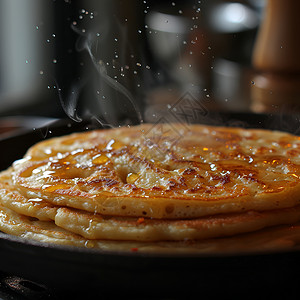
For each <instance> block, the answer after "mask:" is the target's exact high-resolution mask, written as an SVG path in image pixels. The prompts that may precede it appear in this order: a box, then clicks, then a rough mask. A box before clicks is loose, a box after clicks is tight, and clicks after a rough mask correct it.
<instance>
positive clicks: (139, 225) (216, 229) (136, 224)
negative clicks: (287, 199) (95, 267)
mask: <svg viewBox="0 0 300 300" xmlns="http://www.w3.org/2000/svg"><path fill="white" fill-rule="evenodd" d="M299 221H300V206H298V207H293V208H288V209H283V210H272V211H264V212H257V211H249V212H246V213H241V214H224V215H217V216H210V217H204V218H197V219H187V220H170V219H168V220H157V219H144V218H122V217H110V218H107V217H105V218H103V216H99V215H94V214H90V213H86V212H82V211H77V210H74V209H68V208H59V209H58V211H57V214H56V216H55V224H56V225H58V226H59V227H62V228H64V229H66V230H69V231H71V232H74V233H76V234H79V235H81V236H83V237H85V238H88V239H109V240H136V241H168V240H177V241H179V240H186V239H190V240H204V239H209V238H223V237H226V236H233V235H236V234H242V233H247V232H253V231H257V230H260V229H263V228H266V227H271V226H276V225H283V224H294V223H296V222H299Z"/></svg>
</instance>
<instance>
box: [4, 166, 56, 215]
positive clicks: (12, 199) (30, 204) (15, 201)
mask: <svg viewBox="0 0 300 300" xmlns="http://www.w3.org/2000/svg"><path fill="white" fill-rule="evenodd" d="M0 203H2V205H3V206H5V207H7V208H9V209H11V210H13V211H15V212H17V213H19V214H23V215H27V216H30V217H34V218H37V219H39V220H43V221H50V220H54V218H55V215H56V213H57V207H55V206H54V205H52V204H50V203H48V202H46V201H45V200H43V199H40V198H27V197H24V196H23V195H22V194H20V193H19V192H17V191H15V190H14V187H13V185H12V183H11V178H10V169H8V170H6V171H4V172H1V173H0Z"/></svg>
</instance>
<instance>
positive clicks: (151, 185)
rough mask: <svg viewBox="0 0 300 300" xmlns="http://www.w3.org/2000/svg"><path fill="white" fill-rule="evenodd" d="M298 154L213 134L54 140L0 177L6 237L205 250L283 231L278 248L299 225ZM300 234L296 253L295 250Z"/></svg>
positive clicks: (200, 130) (276, 138) (129, 130)
mask: <svg viewBox="0 0 300 300" xmlns="http://www.w3.org/2000/svg"><path fill="white" fill-rule="evenodd" d="M299 154H300V139H299V137H298V136H295V135H291V134H288V133H284V132H278V131H269V130H257V129H242V128H228V127H214V126H206V125H186V124H175V123H172V124H143V125H139V126H133V127H121V128H115V129H103V130H94V131H87V132H83V133H74V134H71V135H67V136H63V137H58V138H52V139H49V140H45V141H42V142H40V143H37V144H36V145H34V146H33V147H31V148H30V149H29V150H28V151H27V153H26V155H25V156H24V158H22V159H20V160H19V161H16V162H15V163H14V164H13V165H12V167H11V168H9V169H8V170H6V171H3V172H2V173H1V174H0V204H1V210H2V217H1V218H0V229H1V230H2V231H4V232H7V233H11V234H15V235H21V236H26V237H29V238H30V237H31V238H33V239H39V238H41V237H42V236H43V238H41V240H44V241H47V240H48V241H49V242H54V243H64V244H70V245H81V246H84V245H85V246H87V245H89V246H91V247H96V248H97V247H98V248H99V247H100V246H99V245H100V244H101V245H102V246H103V247H105V246H104V245H105V244H106V245H108V244H109V241H110V243H111V245H113V244H114V243H115V242H119V243H121V242H122V243H123V245H125V244H126V242H127V243H128V245H132V243H133V242H135V243H142V244H141V245H143V248H147V245H149V246H150V244H147V243H161V245H163V244H164V243H165V242H167V241H174V243H173V244H172V243H171V244H172V245H175V241H177V242H176V243H184V246H183V245H182V244H180V245H181V246H180V248H181V249H182V248H191V246H190V244H191V243H190V241H198V242H197V243H196V244H197V247H194V246H195V243H192V244H193V247H192V248H196V249H198V250H199V249H200V248H201V247H202V246H200V244H201V243H202V245H204V244H205V243H206V241H208V240H211V239H213V240H214V239H215V238H218V239H219V238H221V237H224V239H225V240H226V239H235V236H238V237H239V238H240V237H243V236H244V235H245V236H250V235H251V234H250V233H251V232H253V234H258V235H259V234H260V233H261V234H262V236H265V238H266V236H267V235H264V234H263V233H262V232H265V231H266V230H267V229H264V228H268V227H269V228H270V229H269V230H272V229H274V230H275V228H279V227H278V226H283V227H280V228H285V229H284V230H283V229H281V230H280V232H281V234H279V236H280V238H279V240H281V239H284V238H283V237H282V233H283V232H285V234H286V233H287V232H288V228H290V227H289V226H290V225H295V224H297V222H299V221H300V184H299V176H300V158H299V157H300V156H299ZM8 220H13V221H12V222H8ZM28 222H29V223H28ZM7 223H9V224H14V225H16V226H12V225H11V227H10V226H9V225H8V224H7ZM22 224H23V225H24V224H26V226H25V225H24V226H25V227H24V226H23V225H22ZM31 226H33V227H31ZM45 226H46V227H45ZM47 226H50V227H49V228H50V229H49V228H48V227H47ZM22 228H23V229H22ZM45 228H48V229H49V230H50V232H51V234H50V233H49V231H47V230H48V229H47V230H46V229H45ZM296 228H298V226H294V227H293V235H292V236H293V238H291V239H290V240H289V241H290V243H287V244H289V245H294V244H297V243H298V239H297V238H298V236H297V234H298V233H299V235H300V231H299V232H298V231H297V230H296ZM39 230H40V231H41V232H40V233H38V232H39ZM53 231H54V232H59V233H55V234H54V235H55V238H54V237H53V236H52V235H53ZM25 232H26V234H25ZM254 232H255V233H254ZM49 234H50V236H51V238H45V236H48V235H49ZM57 234H58V235H59V236H63V237H62V238H60V237H57ZM275 236H276V238H274V240H277V238H278V236H277V235H276V234H274V237H275ZM289 236H290V237H291V235H289ZM225 237H226V238H225ZM239 238H238V240H239ZM218 239H217V240H214V243H217V241H218ZM242 239H243V238H242ZM75 240H76V242H75ZM266 240H268V239H267V238H266ZM62 241H63V242H62ZM187 241H189V242H187ZM268 241H269V244H272V242H270V240H268ZM143 243H144V244H143ZM199 243H200V244H199ZM222 244H223V245H225V244H226V242H222ZM275 244H276V243H275ZM164 245H167V244H164ZM102 246H101V247H102ZM177 246H178V244H177ZM101 247H100V248H101ZM224 247H225V246H224ZM150 248H151V247H150ZM167 248H168V247H167ZM225 248H226V247H225ZM250 248H251V247H250ZM250 248H249V249H250ZM147 249H148V248H147ZM201 249H202V250H203V248H201ZM205 249H209V247H208V248H205ZM203 251H204V250H203Z"/></svg>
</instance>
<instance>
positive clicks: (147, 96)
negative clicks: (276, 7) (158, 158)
mask: <svg viewBox="0 0 300 300" xmlns="http://www.w3.org/2000/svg"><path fill="white" fill-rule="evenodd" d="M265 5H266V3H265V1H264V0H249V1H246V0H244V1H234V2H232V1H227V0H226V1H225V0H223V1H221V0H201V1H200V0H199V1H198V0H197V1H191V0H185V1H183V0H174V1H169V0H168V1H166V0H160V1H155V0H144V1H143V0H132V1H124V0H123V1H120V0H101V1H99V0H97V1H96V0H85V1H72V0H56V1H55V0H43V1H40V0H26V1H22V0H0V15H1V16H0V22H1V26H0V38H1V43H0V117H1V118H2V120H5V121H6V122H7V120H8V117H9V118H10V120H12V119H13V118H15V117H16V116H18V117H19V120H20V116H22V117H24V118H23V121H24V119H26V120H27V119H31V123H30V125H29V126H34V125H32V122H33V120H36V122H38V123H39V122H40V121H41V120H42V122H47V121H49V120H51V119H57V118H70V119H72V120H75V121H80V120H81V119H83V118H89V117H92V118H95V119H97V120H99V122H101V123H107V124H111V125H113V126H115V125H118V124H120V123H122V124H123V123H131V122H132V123H137V122H139V121H140V120H141V119H143V120H145V121H153V120H155V119H157V115H158V114H160V115H161V114H162V113H163V112H164V111H167V110H168V109H169V108H170V107H171V106H172V105H173V104H174V103H176V102H178V100H180V99H182V97H186V96H187V95H188V97H190V98H191V99H195V100H196V101H200V102H201V103H202V105H203V108H204V110H221V111H237V112H245V111H246V112H247V111H249V110H250V108H249V107H250V101H251V99H250V93H249V89H250V87H251V84H253V81H252V78H253V68H252V64H251V55H252V52H253V46H254V42H255V39H256V36H257V31H258V28H259V26H260V24H261V20H262V18H263V12H264V8H265ZM12 117H13V118H12ZM14 120H15V119H14ZM6 126H9V125H6ZM11 126H13V124H12V125H11Z"/></svg>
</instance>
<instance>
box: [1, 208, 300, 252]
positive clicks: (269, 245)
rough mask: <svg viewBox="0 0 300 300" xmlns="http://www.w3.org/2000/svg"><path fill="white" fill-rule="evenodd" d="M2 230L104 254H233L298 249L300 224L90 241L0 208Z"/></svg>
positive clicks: (54, 226) (27, 237)
mask: <svg viewBox="0 0 300 300" xmlns="http://www.w3.org/2000/svg"><path fill="white" fill-rule="evenodd" d="M0 230H1V231H3V232H5V233H8V234H12V235H15V236H20V237H23V238H25V239H31V240H35V241H39V242H43V243H51V244H53V243H54V244H59V245H67V246H76V247H78V246H79V247H86V248H95V249H99V250H104V251H115V252H119V251H125V252H136V251H138V252H142V253H153V252H155V253H168V254H169V253H170V254H172V253H191V254H226V253H227V254H230V253H249V252H271V251H283V250H292V249H298V248H299V245H300V224H299V223H298V224H295V225H293V226H288V225H285V226H276V227H272V228H268V229H264V230H259V231H256V232H252V233H248V234H241V235H236V236H233V237H228V238H218V239H207V240H202V241H195V240H188V241H177V242H174V241H173V242H168V241H162V242H130V241H108V240H89V239H85V238H83V237H81V236H79V235H76V234H73V233H71V232H69V231H66V230H64V229H62V228H59V227H58V226H56V225H55V224H54V222H47V221H39V220H36V219H34V218H31V217H26V216H21V215H19V214H17V213H15V212H14V211H12V210H10V209H8V208H5V207H3V206H2V205H0Z"/></svg>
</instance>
